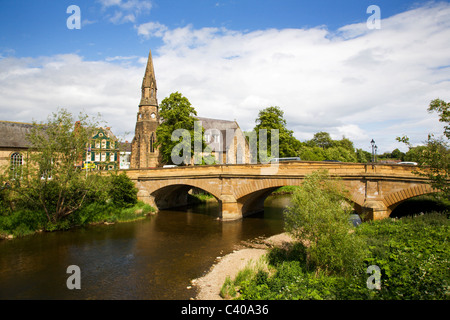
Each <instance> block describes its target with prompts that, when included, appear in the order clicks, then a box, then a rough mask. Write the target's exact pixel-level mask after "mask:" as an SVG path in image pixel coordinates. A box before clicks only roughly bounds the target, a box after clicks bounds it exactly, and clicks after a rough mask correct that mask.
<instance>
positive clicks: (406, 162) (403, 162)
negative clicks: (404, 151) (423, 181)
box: [397, 161, 417, 166]
mask: <svg viewBox="0 0 450 320" xmlns="http://www.w3.org/2000/svg"><path fill="white" fill-rule="evenodd" d="M397 164H408V165H412V166H417V162H412V161H402V162H399V163H397Z"/></svg>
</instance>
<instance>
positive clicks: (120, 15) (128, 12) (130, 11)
mask: <svg viewBox="0 0 450 320" xmlns="http://www.w3.org/2000/svg"><path fill="white" fill-rule="evenodd" d="M97 1H98V2H99V3H100V4H101V6H102V8H103V9H104V10H106V9H114V13H113V14H108V15H107V18H108V20H109V21H110V22H112V23H114V24H121V23H127V22H131V23H134V22H136V18H137V16H138V15H140V14H141V13H143V12H148V11H150V9H151V8H152V2H151V1H149V0H97Z"/></svg>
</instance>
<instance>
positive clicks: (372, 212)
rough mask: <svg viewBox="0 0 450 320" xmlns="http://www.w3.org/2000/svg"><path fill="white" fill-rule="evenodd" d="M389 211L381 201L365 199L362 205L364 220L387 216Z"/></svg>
mask: <svg viewBox="0 0 450 320" xmlns="http://www.w3.org/2000/svg"><path fill="white" fill-rule="evenodd" d="M390 214H391V211H390V210H389V209H388V208H387V207H386V206H385V204H384V202H383V201H379V200H366V201H365V202H364V204H363V205H362V217H363V218H364V220H381V219H384V218H389V215H390Z"/></svg>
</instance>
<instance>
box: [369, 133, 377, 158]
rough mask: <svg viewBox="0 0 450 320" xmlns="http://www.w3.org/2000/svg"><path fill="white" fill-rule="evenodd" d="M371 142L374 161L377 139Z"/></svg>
mask: <svg viewBox="0 0 450 320" xmlns="http://www.w3.org/2000/svg"><path fill="white" fill-rule="evenodd" d="M370 144H371V145H372V162H375V147H376V145H375V141H374V140H373V139H372V141H370Z"/></svg>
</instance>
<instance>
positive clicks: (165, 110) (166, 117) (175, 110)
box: [156, 92, 206, 164]
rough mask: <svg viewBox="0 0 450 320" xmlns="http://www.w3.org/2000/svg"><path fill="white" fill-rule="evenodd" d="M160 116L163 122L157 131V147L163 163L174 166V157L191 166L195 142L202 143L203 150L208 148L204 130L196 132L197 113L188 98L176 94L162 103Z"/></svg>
mask: <svg viewBox="0 0 450 320" xmlns="http://www.w3.org/2000/svg"><path fill="white" fill-rule="evenodd" d="M159 115H160V117H161V120H162V122H161V124H160V125H159V126H158V128H157V129H156V136H157V137H158V140H157V141H156V146H157V147H158V148H159V152H160V155H161V161H162V163H164V164H174V161H173V157H172V155H173V156H175V157H179V158H180V159H183V163H184V164H189V163H190V161H191V155H193V154H194V151H195V150H194V146H195V140H197V141H201V148H202V150H203V149H204V147H205V146H206V143H205V142H204V141H203V131H204V129H203V128H201V130H200V131H198V130H197V131H196V130H194V123H195V121H196V119H195V116H196V115H197V111H195V108H194V107H192V105H191V103H190V102H189V100H188V99H187V98H186V97H184V96H183V95H182V94H181V93H179V92H175V93H172V94H170V96H169V97H167V98H165V99H164V100H163V101H162V102H161V104H160V112H159ZM173 135H174V139H172V136H173ZM176 164H180V163H176Z"/></svg>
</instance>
